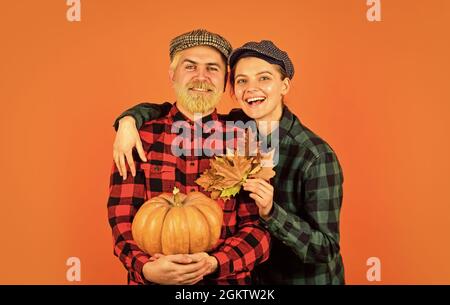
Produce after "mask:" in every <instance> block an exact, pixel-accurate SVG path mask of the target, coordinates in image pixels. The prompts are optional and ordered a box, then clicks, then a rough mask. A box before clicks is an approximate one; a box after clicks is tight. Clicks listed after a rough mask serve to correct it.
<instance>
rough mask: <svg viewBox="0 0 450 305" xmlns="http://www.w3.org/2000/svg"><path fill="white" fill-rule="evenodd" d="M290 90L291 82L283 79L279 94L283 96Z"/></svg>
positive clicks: (286, 78)
mask: <svg viewBox="0 0 450 305" xmlns="http://www.w3.org/2000/svg"><path fill="white" fill-rule="evenodd" d="M290 89H291V80H290V79H289V78H288V77H285V78H284V80H283V85H282V88H281V94H282V95H283V96H284V95H286V94H288V92H289V90H290Z"/></svg>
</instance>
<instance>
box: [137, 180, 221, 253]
mask: <svg viewBox="0 0 450 305" xmlns="http://www.w3.org/2000/svg"><path fill="white" fill-rule="evenodd" d="M222 220H223V212H222V209H221V207H220V206H219V205H218V204H217V202H215V201H214V200H212V199H211V198H209V197H207V196H205V195H204V194H202V193H200V192H191V193H189V194H187V195H185V194H182V193H179V190H178V189H177V188H175V189H174V192H173V194H170V193H163V194H161V195H159V196H157V197H154V198H152V199H150V200H148V201H147V202H145V203H144V204H143V205H142V206H141V208H140V209H139V210H138V212H137V213H136V215H135V217H134V220H133V224H132V226H131V231H132V234H133V238H134V240H135V241H136V243H137V244H138V246H139V248H141V249H142V250H143V251H145V252H146V253H148V254H150V255H153V254H155V253H162V254H165V255H168V254H187V253H196V252H203V251H209V250H211V249H212V248H213V246H214V245H215V244H216V243H217V241H218V240H219V237H220V231H221V228H222Z"/></svg>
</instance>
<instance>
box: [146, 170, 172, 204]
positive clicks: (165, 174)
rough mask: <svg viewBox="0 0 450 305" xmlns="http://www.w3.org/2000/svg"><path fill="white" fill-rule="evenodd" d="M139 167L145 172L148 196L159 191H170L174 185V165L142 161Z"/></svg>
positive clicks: (153, 195) (152, 195) (150, 196)
mask: <svg viewBox="0 0 450 305" xmlns="http://www.w3.org/2000/svg"><path fill="white" fill-rule="evenodd" d="M141 167H142V169H143V170H144V172H145V173H146V175H145V176H146V177H147V179H146V188H147V194H148V195H149V198H152V197H155V196H158V195H159V194H161V193H172V191H173V188H174V186H175V166H172V165H165V164H164V165H159V164H151V163H144V164H142V165H141Z"/></svg>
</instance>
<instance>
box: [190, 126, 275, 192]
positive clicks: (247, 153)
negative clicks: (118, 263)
mask: <svg viewBox="0 0 450 305" xmlns="http://www.w3.org/2000/svg"><path fill="white" fill-rule="evenodd" d="M253 139H254V138H253V137H252V134H251V133H249V132H246V134H245V144H244V148H243V149H240V150H239V149H237V150H235V151H232V152H230V151H228V150H227V154H226V155H224V156H219V157H217V156H216V157H215V158H213V159H211V160H210V163H211V167H210V168H209V169H207V170H206V171H205V172H204V173H203V174H202V175H201V176H200V177H199V178H198V179H197V180H196V181H195V182H196V183H197V184H198V185H200V186H201V187H203V188H204V189H205V191H207V192H210V193H211V198H212V199H214V200H216V199H218V198H222V199H224V200H227V199H229V198H230V197H231V196H235V195H236V194H237V193H238V192H239V190H240V189H241V187H242V185H243V184H244V183H245V181H246V180H247V179H251V178H261V179H264V180H266V181H269V179H270V178H272V177H273V176H275V171H274V170H273V153H274V150H272V151H271V152H269V153H266V154H262V153H261V149H260V147H259V145H260V143H256V142H255V141H253V142H252V140H253ZM252 148H253V149H252Z"/></svg>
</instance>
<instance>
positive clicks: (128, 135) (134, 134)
mask: <svg viewBox="0 0 450 305" xmlns="http://www.w3.org/2000/svg"><path fill="white" fill-rule="evenodd" d="M134 147H136V150H137V152H138V154H139V157H140V158H141V160H142V161H144V162H147V158H146V157H145V153H144V149H143V148H142V142H141V138H140V137H139V132H138V130H137V128H136V123H135V120H134V118H133V117H131V116H126V117H124V118H122V119H120V121H119V128H118V129H117V134H116V138H115V139H114V145H113V158H114V162H115V163H116V166H117V169H118V170H119V173H120V175H121V176H122V177H123V180H125V179H127V166H126V164H125V158H126V159H127V162H128V165H129V166H130V170H131V174H132V175H133V177H134V176H136V167H135V165H134V160H133V154H132V152H133V148H134Z"/></svg>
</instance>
